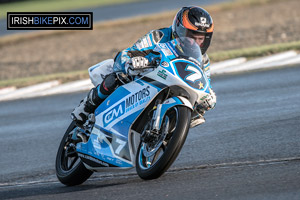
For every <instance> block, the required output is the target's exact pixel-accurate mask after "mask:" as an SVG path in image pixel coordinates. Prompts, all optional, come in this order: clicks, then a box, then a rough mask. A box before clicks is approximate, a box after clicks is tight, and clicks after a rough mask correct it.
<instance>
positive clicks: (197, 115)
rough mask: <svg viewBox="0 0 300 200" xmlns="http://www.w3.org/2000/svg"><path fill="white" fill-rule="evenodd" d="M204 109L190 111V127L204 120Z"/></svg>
mask: <svg viewBox="0 0 300 200" xmlns="http://www.w3.org/2000/svg"><path fill="white" fill-rule="evenodd" d="M204 113H205V111H202V110H195V111H194V112H193V113H192V117H191V124H190V128H194V127H196V126H198V125H200V124H203V123H204V122H205V118H204V117H203V115H204Z"/></svg>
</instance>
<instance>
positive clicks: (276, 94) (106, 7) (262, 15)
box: [0, 0, 300, 200]
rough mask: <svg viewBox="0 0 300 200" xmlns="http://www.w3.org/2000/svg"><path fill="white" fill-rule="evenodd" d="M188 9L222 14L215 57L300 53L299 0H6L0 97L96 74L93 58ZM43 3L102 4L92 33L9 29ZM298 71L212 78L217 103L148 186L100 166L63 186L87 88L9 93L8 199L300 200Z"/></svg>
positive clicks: (1, 177) (1, 0)
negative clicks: (69, 143) (69, 138)
mask: <svg viewBox="0 0 300 200" xmlns="http://www.w3.org/2000/svg"><path fill="white" fill-rule="evenodd" d="M189 5H197V6H201V7H204V8H205V9H206V10H207V11H208V12H209V13H210V14H211V16H212V18H213V20H214V27H215V30H214V34H213V38H212V43H211V45H210V48H209V50H208V55H209V57H210V59H211V63H217V62H219V61H224V60H227V59H234V58H240V57H244V58H246V59H247V60H252V59H254V60H255V59H259V58H261V57H265V56H270V55H274V54H277V53H281V52H285V51H290V50H293V52H292V55H291V57H293V58H295V59H298V60H299V51H300V13H299V10H300V3H299V0H85V1H82V0H19V1H18V0H0V97H1V96H2V95H3V96H4V93H1V92H3V91H5V89H6V88H13V89H14V90H15V89H16V88H22V87H25V86H31V85H34V84H39V83H44V82H49V81H53V80H57V81H59V82H60V83H67V82H70V81H77V80H81V79H88V71H87V69H88V68H89V67H90V66H92V65H94V64H96V63H99V62H100V61H103V60H105V59H108V58H114V56H115V54H116V53H117V52H118V51H121V50H123V49H125V48H127V47H129V46H132V45H133V43H134V42H136V41H137V40H138V39H139V38H140V37H141V36H143V35H144V34H146V33H148V32H149V31H150V30H152V29H159V28H163V27H169V26H171V24H172V21H173V18H174V16H175V14H176V13H177V11H178V10H179V9H180V8H181V7H182V6H189ZM44 11H48V12H55V11H79V12H80V11H82V12H93V15H94V27H93V30H85V31H80V30H75V31H65V30H47V31H46V30H45V31H14V30H6V29H7V27H6V13H7V12H44ZM291 57H290V58H291ZM287 59H289V58H287ZM276 62H277V61H276ZM252 64H253V63H252ZM254 65H255V64H254ZM230 67H232V66H228V68H230ZM299 69H300V68H299V64H297V65H294V66H292V67H290V66H289V67H287V66H286V65H283V66H281V68H276V69H272V70H258V71H255V72H251V73H248V72H247V73H239V74H226V75H215V74H214V76H212V86H213V88H214V90H215V92H216V94H217V99H218V100H217V106H216V108H215V109H213V110H212V111H209V112H207V113H206V115H205V117H206V120H207V121H206V123H205V124H203V125H201V126H199V127H196V128H194V129H191V130H190V132H189V135H188V137H187V140H186V143H185V145H184V147H183V149H182V152H181V153H180V155H179V157H178V158H177V160H176V161H175V163H174V164H173V165H172V166H171V168H170V169H169V170H168V172H167V173H166V175H165V176H163V177H161V178H160V179H158V180H153V181H149V182H145V181H142V180H140V179H139V178H138V177H137V176H136V173H135V171H134V170H133V172H132V171H131V172H124V173H123V174H122V176H118V175H115V174H114V173H104V174H103V173H99V174H97V173H95V174H94V175H93V176H92V177H91V179H90V180H91V181H90V182H89V181H88V182H87V183H85V184H84V185H82V186H78V187H73V188H70V187H63V186H62V185H61V184H60V183H58V181H57V178H56V176H55V157H56V152H57V149H58V146H59V143H60V140H61V138H62V135H63V133H64V132H65V130H66V128H67V127H68V125H69V123H70V121H71V119H70V112H71V111H72V110H73V109H74V107H75V106H77V105H78V103H79V102H80V100H81V99H83V98H84V97H85V96H86V94H87V91H82V92H76V93H69V94H65V93H64V94H56V95H51V96H43V97H41V96H39V97H35V98H27V99H23V98H22V94H21V95H19V97H20V98H19V97H18V98H17V99H15V100H12V101H0V138H1V139H0V151H1V154H0V169H1V170H0V199H10V198H20V199H51V200H53V199H69V198H70V199H87V198H88V197H92V198H93V197H94V199H99V196H100V197H103V199H167V198H169V199H180V200H181V199H222V200H224V199H247V200H248V199H272V200H273V199H295V200H298V199H299V196H300V190H299V181H300V177H299V174H300V171H299V161H300V158H299V146H300V145H299V141H300V135H299V132H300V125H299V124H300V115H299V111H300V104H299V99H300V93H299V91H300V88H299V87H300V78H299V74H300V71H299ZM72 87H74V86H72ZM2 89H3V90H2ZM23 92H24V91H23ZM23 94H24V95H25V94H26V93H25V92H24V93H23ZM137 188H138V189H139V190H137ZM116 191H117V192H116ZM153 191H155V192H153ZM101 195H102V196H101ZM53 196H54V197H53Z"/></svg>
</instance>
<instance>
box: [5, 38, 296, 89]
mask: <svg viewBox="0 0 300 200" xmlns="http://www.w3.org/2000/svg"><path fill="white" fill-rule="evenodd" d="M288 50H298V51H300V41H296V42H290V43H282V44H273V45H266V46H261V47H251V48H244V49H236V50H231V51H221V52H215V53H211V54H209V56H210V58H211V60H212V62H218V61H222V60H226V59H232V58H238V57H246V58H248V59H253V58H257V57H261V56H267V55H271V54H274V53H280V52H284V51H288ZM87 78H89V75H88V70H87V69H86V70H81V71H74V72H66V73H57V74H50V75H40V76H34V77H27V78H19V79H10V80H3V81H0V88H5V87H10V86H16V87H17V88H20V87H25V86H29V85H33V84H38V83H43V82H47V81H52V80H59V81H60V82H62V83H65V82H69V81H76V80H80V79H87Z"/></svg>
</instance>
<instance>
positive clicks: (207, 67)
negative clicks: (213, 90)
mask: <svg viewBox="0 0 300 200" xmlns="http://www.w3.org/2000/svg"><path fill="white" fill-rule="evenodd" d="M203 71H204V73H205V75H206V76H207V78H208V81H209V85H210V87H211V84H210V60H209V57H208V55H207V54H206V53H205V54H204V55H203Z"/></svg>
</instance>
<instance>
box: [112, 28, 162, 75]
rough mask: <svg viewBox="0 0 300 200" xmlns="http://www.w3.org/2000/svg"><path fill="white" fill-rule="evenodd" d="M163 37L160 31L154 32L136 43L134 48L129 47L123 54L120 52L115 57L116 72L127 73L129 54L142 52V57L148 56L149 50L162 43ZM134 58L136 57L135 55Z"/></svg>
mask: <svg viewBox="0 0 300 200" xmlns="http://www.w3.org/2000/svg"><path fill="white" fill-rule="evenodd" d="M162 37H163V33H162V32H161V31H160V30H152V31H150V32H149V33H147V34H146V35H144V36H143V37H141V38H140V39H139V40H138V41H137V42H135V43H134V45H133V46H132V47H129V48H127V49H125V50H123V51H121V52H119V53H118V54H117V55H116V57H115V63H114V71H122V72H124V73H126V70H125V65H126V63H127V62H129V60H130V56H129V54H128V53H129V52H134V51H135V52H136V51H139V52H141V55H137V56H143V54H145V55H146V54H147V52H148V51H149V50H152V49H154V47H155V46H156V44H157V43H159V42H160V40H161V38H162ZM133 56H134V55H133Z"/></svg>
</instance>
